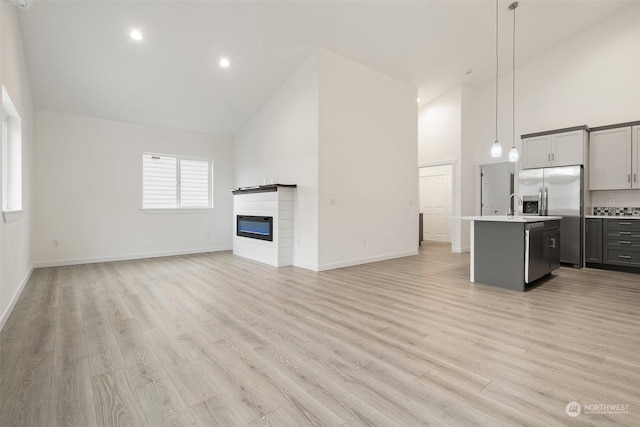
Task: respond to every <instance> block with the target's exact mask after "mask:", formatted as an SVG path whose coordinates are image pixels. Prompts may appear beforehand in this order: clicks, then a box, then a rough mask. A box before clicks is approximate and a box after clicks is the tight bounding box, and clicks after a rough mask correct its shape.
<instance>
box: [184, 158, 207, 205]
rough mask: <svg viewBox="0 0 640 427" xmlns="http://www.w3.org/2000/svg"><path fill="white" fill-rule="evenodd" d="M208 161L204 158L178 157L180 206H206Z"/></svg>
mask: <svg viewBox="0 0 640 427" xmlns="http://www.w3.org/2000/svg"><path fill="white" fill-rule="evenodd" d="M209 176H211V173H210V172H209V162H208V161H206V160H191V159H180V206H181V207H183V208H208V207H209V206H210V203H209Z"/></svg>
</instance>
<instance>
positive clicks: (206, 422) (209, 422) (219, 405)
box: [191, 394, 246, 427]
mask: <svg viewBox="0 0 640 427" xmlns="http://www.w3.org/2000/svg"><path fill="white" fill-rule="evenodd" d="M191 412H192V413H193V416H194V418H195V419H196V420H197V421H198V424H199V425H200V426H220V427H235V426H240V425H245V424H246V423H245V422H244V420H243V419H242V416H241V415H240V414H239V413H238V411H236V409H235V408H234V407H233V406H232V405H231V404H229V402H228V401H227V399H226V398H225V397H224V395H223V394H218V395H217V396H213V397H212V398H210V399H207V400H205V401H203V402H200V403H196V404H195V405H193V406H192V407H191Z"/></svg>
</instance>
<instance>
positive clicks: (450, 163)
mask: <svg viewBox="0 0 640 427" xmlns="http://www.w3.org/2000/svg"><path fill="white" fill-rule="evenodd" d="M457 165H458V162H457V160H455V159H445V160H439V161H435V162H422V163H418V169H417V172H418V177H417V178H418V204H419V205H420V169H421V168H430V167H433V166H451V194H449V200H450V208H451V211H450V218H451V221H450V222H451V224H450V228H451V229H450V230H449V238H450V240H451V242H450V243H451V247H453V238H454V232H453V230H454V218H455V216H456V212H457V211H456V209H457V204H458V203H459V201H457V200H456V198H455V197H454V196H455V194H456V182H457V177H456V176H457V175H456V169H457Z"/></svg>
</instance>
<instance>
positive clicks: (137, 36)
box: [129, 30, 142, 41]
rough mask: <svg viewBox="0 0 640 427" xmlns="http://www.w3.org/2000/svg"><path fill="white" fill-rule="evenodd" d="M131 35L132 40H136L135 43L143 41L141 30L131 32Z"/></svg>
mask: <svg viewBox="0 0 640 427" xmlns="http://www.w3.org/2000/svg"><path fill="white" fill-rule="evenodd" d="M129 35H130V36H131V38H132V39H134V40H135V41H140V40H142V33H141V32H140V30H131V32H130V33H129Z"/></svg>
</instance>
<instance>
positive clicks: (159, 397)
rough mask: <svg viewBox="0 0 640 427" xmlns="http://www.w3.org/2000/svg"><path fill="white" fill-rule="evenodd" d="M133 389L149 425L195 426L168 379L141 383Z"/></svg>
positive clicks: (187, 409)
mask: <svg viewBox="0 0 640 427" xmlns="http://www.w3.org/2000/svg"><path fill="white" fill-rule="evenodd" d="M135 391H136V395H137V396H138V400H139V401H140V405H141V406H142V410H143V411H144V414H145V416H146V418H147V421H148V422H149V425H150V426H176V427H177V426H182V427H189V426H191V427H196V426H197V424H196V421H195V420H194V419H193V416H192V415H191V411H190V410H189V407H188V406H187V404H186V403H185V402H184V400H183V399H182V397H181V396H180V393H178V390H176V387H175V386H174V385H173V383H172V382H171V380H170V379H168V378H163V379H161V380H160V381H157V382H150V383H147V384H145V385H141V386H139V387H136V389H135Z"/></svg>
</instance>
